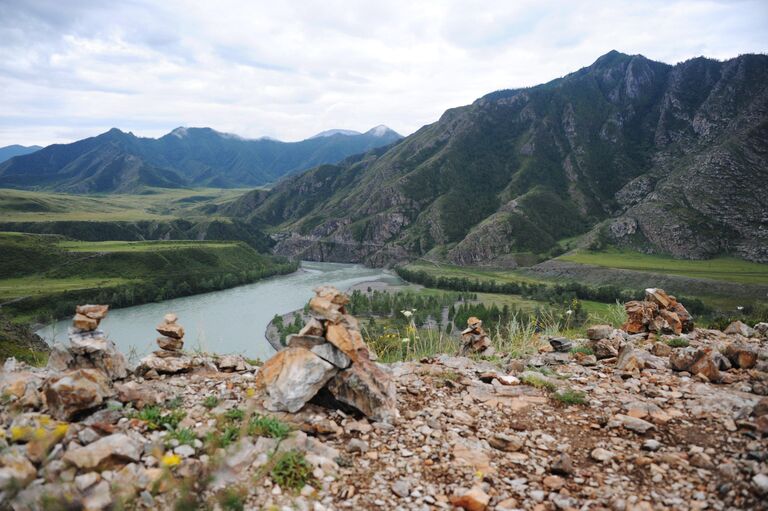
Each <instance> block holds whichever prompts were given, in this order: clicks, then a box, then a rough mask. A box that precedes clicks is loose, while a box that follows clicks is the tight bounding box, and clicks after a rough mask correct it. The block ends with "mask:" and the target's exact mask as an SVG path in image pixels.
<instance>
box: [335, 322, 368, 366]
mask: <svg viewBox="0 0 768 511" xmlns="http://www.w3.org/2000/svg"><path fill="white" fill-rule="evenodd" d="M325 337H326V339H327V340H328V342H330V343H331V344H333V345H334V346H336V347H337V348H338V349H340V350H341V351H342V352H343V353H344V354H345V355H347V356H348V357H349V358H350V359H352V361H353V362H355V363H357V362H358V359H359V358H360V356H361V352H362V353H363V356H365V357H366V358H367V352H368V348H367V347H366V346H365V343H364V342H363V337H362V336H361V335H360V332H358V331H357V330H354V329H350V328H347V327H346V326H345V325H344V324H342V323H339V324H335V323H334V324H329V325H328V327H327V331H326V334H325Z"/></svg>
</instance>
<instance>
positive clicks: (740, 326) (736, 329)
mask: <svg viewBox="0 0 768 511" xmlns="http://www.w3.org/2000/svg"><path fill="white" fill-rule="evenodd" d="M723 333H724V334H727V335H737V334H738V335H743V336H744V337H752V336H753V335H754V334H755V331H754V330H753V329H752V328H750V327H749V326H748V325H745V324H744V323H742V322H741V321H734V322H733V323H731V324H730V325H728V326H727V327H725V330H723Z"/></svg>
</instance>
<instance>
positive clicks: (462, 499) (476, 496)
mask: <svg viewBox="0 0 768 511" xmlns="http://www.w3.org/2000/svg"><path fill="white" fill-rule="evenodd" d="M490 501H491V497H490V495H488V494H487V493H485V492H484V491H483V489H482V488H480V487H479V486H475V487H473V488H472V489H471V490H469V491H468V492H466V493H463V494H462V495H454V496H452V497H451V504H453V505H454V506H456V507H460V508H462V509H465V510H466V511H485V509H486V508H487V507H488V503H489V502H490Z"/></svg>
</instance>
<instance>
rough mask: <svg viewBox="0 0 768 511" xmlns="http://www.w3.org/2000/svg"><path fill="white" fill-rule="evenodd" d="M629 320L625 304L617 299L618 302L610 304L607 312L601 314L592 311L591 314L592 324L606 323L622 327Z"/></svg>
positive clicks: (590, 321)
mask: <svg viewBox="0 0 768 511" xmlns="http://www.w3.org/2000/svg"><path fill="white" fill-rule="evenodd" d="M626 322H627V311H626V309H625V308H624V304H623V303H621V302H619V301H618V300H616V303H612V304H611V305H609V306H608V307H607V308H606V310H605V312H602V313H600V314H597V313H591V314H590V315H589V321H588V323H590V324H593V325H594V324H606V325H611V326H613V327H614V328H621V325H623V324H624V323H626Z"/></svg>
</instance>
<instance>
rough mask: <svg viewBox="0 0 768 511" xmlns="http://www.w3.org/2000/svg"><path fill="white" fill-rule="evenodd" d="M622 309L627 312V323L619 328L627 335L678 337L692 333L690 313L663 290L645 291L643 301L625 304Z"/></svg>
mask: <svg viewBox="0 0 768 511" xmlns="http://www.w3.org/2000/svg"><path fill="white" fill-rule="evenodd" d="M624 308H625V309H626V311H627V322H626V323H625V324H624V326H622V327H621V328H622V330H624V331H626V332H627V333H630V334H640V333H645V332H652V333H655V334H674V335H680V334H681V333H684V332H685V333H688V332H691V331H693V318H692V317H691V315H690V313H689V312H688V311H687V310H686V309H685V307H683V304H682V303H680V302H678V301H677V300H676V299H675V297H674V296H670V295H668V294H667V293H665V292H664V290H663V289H658V288H649V289H646V290H645V300H643V301H637V300H633V301H631V302H627V303H626V304H624Z"/></svg>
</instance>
